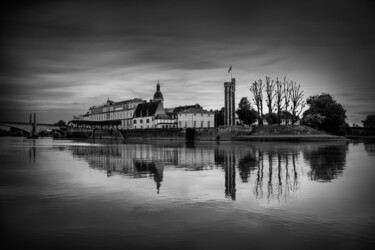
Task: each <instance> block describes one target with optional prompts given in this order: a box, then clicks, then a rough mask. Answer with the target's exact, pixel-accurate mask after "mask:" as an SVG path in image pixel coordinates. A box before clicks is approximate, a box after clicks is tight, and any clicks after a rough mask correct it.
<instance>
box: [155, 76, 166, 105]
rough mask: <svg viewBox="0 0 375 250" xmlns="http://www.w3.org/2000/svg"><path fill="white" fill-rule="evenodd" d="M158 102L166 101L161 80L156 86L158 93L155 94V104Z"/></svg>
mask: <svg viewBox="0 0 375 250" xmlns="http://www.w3.org/2000/svg"><path fill="white" fill-rule="evenodd" d="M157 101H161V102H163V101H164V97H163V94H162V93H161V91H160V83H159V80H158V84H156V92H155V94H154V102H157Z"/></svg>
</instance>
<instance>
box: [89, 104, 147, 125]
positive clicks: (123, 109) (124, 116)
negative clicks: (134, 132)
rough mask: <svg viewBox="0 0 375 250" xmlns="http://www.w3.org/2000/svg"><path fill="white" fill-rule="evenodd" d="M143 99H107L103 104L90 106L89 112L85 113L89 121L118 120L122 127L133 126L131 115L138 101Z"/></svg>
mask: <svg viewBox="0 0 375 250" xmlns="http://www.w3.org/2000/svg"><path fill="white" fill-rule="evenodd" d="M143 102H144V100H142V99H139V98H134V99H132V100H126V101H121V102H114V101H111V100H109V99H108V100H107V102H106V103H105V104H103V105H99V106H93V107H90V109H89V112H88V113H87V114H86V117H87V116H88V119H87V118H86V119H85V120H90V121H111V120H120V121H121V125H120V128H122V129H131V128H133V115H134V111H135V109H136V107H137V105H138V104H139V103H143Z"/></svg>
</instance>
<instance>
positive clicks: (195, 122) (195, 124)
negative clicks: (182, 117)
mask: <svg viewBox="0 0 375 250" xmlns="http://www.w3.org/2000/svg"><path fill="white" fill-rule="evenodd" d="M194 115H195V114H194ZM196 126H197V121H194V128H195V127H196Z"/></svg>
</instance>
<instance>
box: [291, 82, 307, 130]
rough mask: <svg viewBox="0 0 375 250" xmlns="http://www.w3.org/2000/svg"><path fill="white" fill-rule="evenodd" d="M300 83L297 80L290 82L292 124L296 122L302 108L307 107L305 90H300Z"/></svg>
mask: <svg viewBox="0 0 375 250" xmlns="http://www.w3.org/2000/svg"><path fill="white" fill-rule="evenodd" d="M300 87H301V86H300V85H299V84H298V85H297V83H296V82H291V84H290V100H291V102H292V125H293V124H295V123H296V122H297V121H298V119H299V115H300V114H301V112H302V109H303V108H304V107H305V102H304V101H303V99H302V98H303V91H300Z"/></svg>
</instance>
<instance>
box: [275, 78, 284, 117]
mask: <svg viewBox="0 0 375 250" xmlns="http://www.w3.org/2000/svg"><path fill="white" fill-rule="evenodd" d="M275 92H276V93H275V97H276V100H275V105H276V109H277V121H278V123H280V121H281V109H282V106H281V104H282V101H283V100H282V98H283V89H282V84H281V81H279V78H276V90H275Z"/></svg>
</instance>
